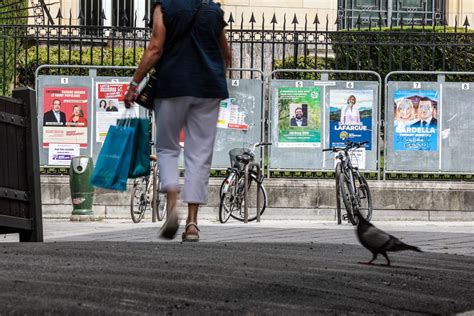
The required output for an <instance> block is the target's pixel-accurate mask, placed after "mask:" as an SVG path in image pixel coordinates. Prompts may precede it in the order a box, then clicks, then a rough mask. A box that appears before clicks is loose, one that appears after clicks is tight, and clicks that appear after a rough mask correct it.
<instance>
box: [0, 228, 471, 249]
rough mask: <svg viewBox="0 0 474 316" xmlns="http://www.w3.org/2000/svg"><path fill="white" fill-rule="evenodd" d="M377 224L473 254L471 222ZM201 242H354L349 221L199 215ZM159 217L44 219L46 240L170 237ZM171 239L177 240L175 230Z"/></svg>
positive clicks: (431, 245) (424, 243)
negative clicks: (255, 219)
mask: <svg viewBox="0 0 474 316" xmlns="http://www.w3.org/2000/svg"><path fill="white" fill-rule="evenodd" d="M373 223H374V224H375V225H376V226H377V227H379V228H381V229H383V230H385V231H387V232H389V233H392V234H393V235H395V236H397V237H399V238H400V239H402V240H403V241H405V242H407V243H409V244H414V245H416V246H419V247H421V249H423V250H424V251H427V252H435V253H446V254H458V255H467V256H474V223H472V222H419V221H417V222H399V221H388V222H387V221H378V222H377V221H374V222H373ZM199 224H200V228H201V240H200V242H225V243H232V242H243V243H255V242H261V243H328V244H358V241H357V239H356V236H355V233H354V226H352V225H350V224H347V223H346V224H344V223H343V224H342V225H337V224H336V223H335V222H332V221H268V220H264V219H263V220H262V222H260V223H256V222H251V223H248V224H244V223H241V222H237V221H232V220H229V222H228V223H226V224H220V223H218V222H214V221H201V222H200V223H199ZM161 225H162V222H156V223H152V222H151V220H150V219H145V220H143V222H142V223H139V224H134V223H132V222H131V220H104V221H98V222H70V221H68V220H64V219H62V220H51V219H46V220H44V223H43V226H44V240H45V242H58V241H66V242H69V241H85V242H88V241H91V242H92V241H115V242H117V241H127V242H170V241H166V240H162V239H160V238H158V230H159V228H160V227H161ZM183 226H184V225H183V223H182V225H181V227H180V231H179V234H178V236H177V237H176V238H175V239H174V240H173V241H171V242H180V241H181V238H180V234H181V232H182V230H183V229H184V227H183ZM17 240H18V237H17V236H15V235H7V236H5V235H0V242H5V241H17Z"/></svg>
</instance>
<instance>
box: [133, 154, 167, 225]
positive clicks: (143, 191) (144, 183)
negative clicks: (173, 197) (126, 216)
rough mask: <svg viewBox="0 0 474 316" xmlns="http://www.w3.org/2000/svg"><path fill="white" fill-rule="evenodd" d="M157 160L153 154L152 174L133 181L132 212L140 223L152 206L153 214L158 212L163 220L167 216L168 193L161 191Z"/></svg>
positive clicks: (135, 219)
mask: <svg viewBox="0 0 474 316" xmlns="http://www.w3.org/2000/svg"><path fill="white" fill-rule="evenodd" d="M156 160H157V159H156V156H155V155H151V156H150V169H151V173H150V175H148V176H144V177H140V178H137V179H135V180H134V181H133V188H132V194H131V199H130V214H131V216H132V221H133V222H134V223H139V222H140V221H141V220H142V219H143V217H144V216H145V212H146V211H147V210H148V209H149V208H150V207H151V210H152V211H153V215H154V214H156V217H157V218H158V220H159V221H161V220H163V219H164V218H165V216H166V204H167V199H166V193H162V192H160V176H159V171H158V163H157V161H156Z"/></svg>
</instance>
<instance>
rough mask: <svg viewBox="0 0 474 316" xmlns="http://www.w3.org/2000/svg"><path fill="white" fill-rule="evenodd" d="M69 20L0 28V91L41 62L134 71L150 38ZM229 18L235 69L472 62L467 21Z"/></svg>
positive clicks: (21, 81)
mask: <svg viewBox="0 0 474 316" xmlns="http://www.w3.org/2000/svg"><path fill="white" fill-rule="evenodd" d="M72 18H73V17H72V16H69V17H62V16H60V17H58V18H56V19H55V21H56V24H55V25H31V26H15V25H0V57H2V58H0V60H1V61H0V78H1V80H0V81H1V82H3V83H4V84H3V85H2V87H1V90H0V92H3V93H4V94H5V93H7V92H8V91H9V89H10V88H11V87H15V86H22V85H27V86H33V85H34V72H35V69H36V68H37V67H38V66H39V65H42V64H67V65H107V66H112V65H113V66H134V65H136V64H137V61H138V60H139V58H140V57H141V55H142V51H143V49H144V48H145V47H146V45H147V42H148V40H149V36H150V30H149V29H148V28H135V27H121V26H119V27H107V26H73V25H71V21H72ZM227 20H228V24H229V25H228V27H227V29H228V31H227V35H228V39H229V42H230V44H231V47H232V51H233V64H232V67H234V68H252V69H258V70H260V71H263V72H264V73H270V72H271V71H273V70H275V69H282V68H285V69H333V70H344V69H351V70H370V71H376V72H377V73H379V74H381V75H382V76H385V75H386V74H387V73H389V72H390V71H397V70H398V71H402V70H410V71H412V70H420V71H468V70H469V69H472V66H473V64H472V63H473V62H474V61H471V60H470V58H469V56H471V55H472V54H474V44H473V43H474V33H472V32H471V31H470V29H469V21H468V20H467V18H466V20H465V21H464V24H463V26H460V25H458V24H457V23H456V25H454V26H453V27H451V28H450V27H448V26H446V25H439V24H436V23H435V24H434V25H433V26H426V25H424V24H423V25H421V26H416V23H415V22H414V21H410V20H406V21H401V22H400V23H399V24H400V26H399V27H394V26H390V27H388V28H384V27H383V25H382V24H378V25H376V26H375V27H374V25H372V24H370V25H369V26H368V28H366V29H363V28H361V27H362V26H361V25H360V24H359V25H358V28H357V29H352V30H350V31H346V30H344V31H335V30H332V28H333V27H332V26H333V25H334V24H335V23H340V21H330V20H329V18H328V16H326V17H321V16H319V15H318V14H317V13H314V15H313V14H311V15H310V14H308V15H306V16H305V18H304V20H303V21H301V20H299V19H298V18H297V16H296V14H295V15H293V16H290V15H288V16H287V15H284V16H276V15H275V14H274V15H272V16H265V15H262V16H261V17H256V16H255V15H254V14H252V15H251V16H244V15H242V16H240V17H239V18H235V17H234V16H233V14H232V13H231V14H230V15H229V16H228V18H227ZM64 24H68V25H64ZM244 24H245V25H246V26H244ZM239 74H243V73H239ZM247 75H249V74H247ZM234 76H237V75H236V74H234ZM288 76H291V74H289V75H288ZM304 76H307V74H304ZM340 76H343V75H342V74H341V75H340ZM288 79H298V78H288ZM300 79H301V78H300ZM307 79H313V78H307ZM10 83H11V84H10Z"/></svg>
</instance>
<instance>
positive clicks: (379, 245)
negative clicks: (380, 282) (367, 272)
mask: <svg viewBox="0 0 474 316" xmlns="http://www.w3.org/2000/svg"><path fill="white" fill-rule="evenodd" d="M357 217H358V218H359V223H358V224H357V238H358V239H359V242H360V243H361V244H362V246H364V247H365V248H367V249H368V250H369V251H370V252H372V256H373V257H372V260H370V261H369V262H363V263H364V264H372V262H373V261H374V260H375V259H377V256H378V254H379V253H380V254H382V255H383V256H384V257H385V259H386V260H387V264H386V266H390V259H389V258H388V256H387V251H402V250H412V251H418V252H422V251H421V250H420V248H418V247H415V246H411V245H407V244H405V243H404V242H402V241H401V240H400V239H398V238H397V237H395V236H392V235H390V234H387V233H386V232H384V231H383V230H381V229H378V228H377V227H375V226H374V225H372V224H371V223H369V222H368V221H367V220H366V219H365V218H364V217H363V216H359V215H358V216H357Z"/></svg>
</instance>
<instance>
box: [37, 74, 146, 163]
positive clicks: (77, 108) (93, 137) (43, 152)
mask: <svg viewBox="0 0 474 316" xmlns="http://www.w3.org/2000/svg"><path fill="white" fill-rule="evenodd" d="M130 80H131V78H124V77H89V76H67V77H62V76H39V77H38V90H37V104H38V126H39V139H40V148H41V149H40V164H41V165H42V166H69V165H70V160H71V158H72V157H73V156H77V155H86V156H91V157H92V158H93V160H94V162H95V161H96V159H97V156H98V154H99V152H100V149H101V147H102V143H103V141H104V139H105V136H106V134H107V131H108V128H109V126H110V125H112V124H115V123H116V120H117V119H119V118H122V117H124V112H125V107H124V104H123V98H122V96H123V93H124V91H125V89H126V88H127V86H128V83H129V82H130ZM135 115H136V116H137V117H138V116H141V117H143V116H145V115H146V110H145V109H144V108H142V107H138V106H137V107H136V108H135Z"/></svg>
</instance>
